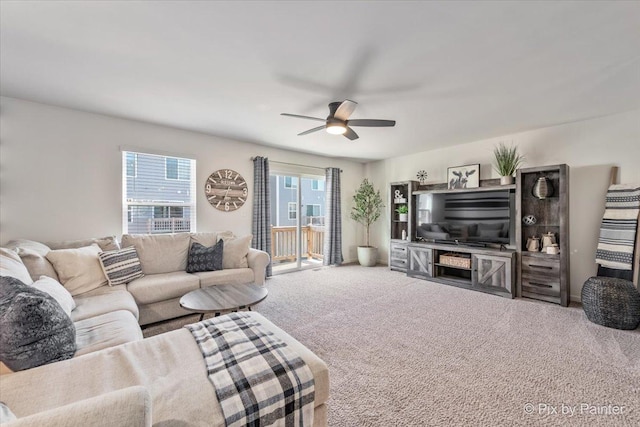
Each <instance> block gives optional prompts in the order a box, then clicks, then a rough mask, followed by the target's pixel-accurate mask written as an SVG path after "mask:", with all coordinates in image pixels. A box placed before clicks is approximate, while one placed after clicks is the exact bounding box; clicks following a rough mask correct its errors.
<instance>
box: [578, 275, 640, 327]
mask: <svg viewBox="0 0 640 427" xmlns="http://www.w3.org/2000/svg"><path fill="white" fill-rule="evenodd" d="M582 308H583V309H584V312H585V314H586V315H587V318H588V319H589V320H590V321H592V322H593V323H597V324H598V325H602V326H606V327H609V328H615V329H635V328H637V327H638V325H640V293H638V290H637V289H636V288H635V286H633V282H630V281H629V280H624V279H617V278H613V277H602V276H598V277H591V278H590V279H588V280H587V281H586V282H585V283H584V286H583V287H582Z"/></svg>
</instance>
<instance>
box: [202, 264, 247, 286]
mask: <svg viewBox="0 0 640 427" xmlns="http://www.w3.org/2000/svg"><path fill="white" fill-rule="evenodd" d="M194 275H195V276H198V278H199V279H200V287H201V288H206V287H207V286H215V285H243V284H245V283H253V282H254V279H255V277H254V272H253V270H252V269H250V268H227V269H224V270H218V271H203V272H200V273H194Z"/></svg>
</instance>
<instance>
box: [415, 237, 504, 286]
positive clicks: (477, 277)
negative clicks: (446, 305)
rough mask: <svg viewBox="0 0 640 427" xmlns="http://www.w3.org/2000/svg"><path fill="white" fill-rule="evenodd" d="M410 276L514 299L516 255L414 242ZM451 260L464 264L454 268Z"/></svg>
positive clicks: (482, 249) (486, 249)
mask: <svg viewBox="0 0 640 427" xmlns="http://www.w3.org/2000/svg"><path fill="white" fill-rule="evenodd" d="M407 253H408V256H407V259H408V261H407V262H408V264H407V276H410V277H416V278H420V279H426V280H429V281H432V282H438V283H444V284H447V285H452V286H457V287H459V288H465V289H471V290H475V291H480V292H486V293H490V294H494V295H499V296H502V297H506V298H513V297H514V294H515V292H514V291H515V271H516V270H515V269H516V257H515V252H514V251H511V250H499V249H490V248H474V247H468V246H455V245H443V244H437V243H422V242H412V243H409V244H408V245H407ZM451 257H455V258H458V259H459V260H461V261H463V262H461V263H459V264H458V265H452V264H451V262H450V261H447V260H450V259H451Z"/></svg>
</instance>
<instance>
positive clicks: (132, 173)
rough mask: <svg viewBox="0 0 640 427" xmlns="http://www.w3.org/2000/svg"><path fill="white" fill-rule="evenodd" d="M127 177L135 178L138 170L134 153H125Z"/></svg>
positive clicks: (136, 156)
mask: <svg viewBox="0 0 640 427" xmlns="http://www.w3.org/2000/svg"><path fill="white" fill-rule="evenodd" d="M126 158H127V160H126V161H127V166H126V167H127V177H129V178H135V177H136V174H137V169H138V155H137V154H136V153H127V154H126Z"/></svg>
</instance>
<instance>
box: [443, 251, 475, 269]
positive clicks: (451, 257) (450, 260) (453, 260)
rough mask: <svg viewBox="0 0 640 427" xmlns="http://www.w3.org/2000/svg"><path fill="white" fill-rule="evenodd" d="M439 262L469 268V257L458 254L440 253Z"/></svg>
mask: <svg viewBox="0 0 640 427" xmlns="http://www.w3.org/2000/svg"><path fill="white" fill-rule="evenodd" d="M440 264H443V265H450V266H452V267H460V268H471V258H466V257H465V256H463V255H460V254H451V253H447V254H442V255H440Z"/></svg>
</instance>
